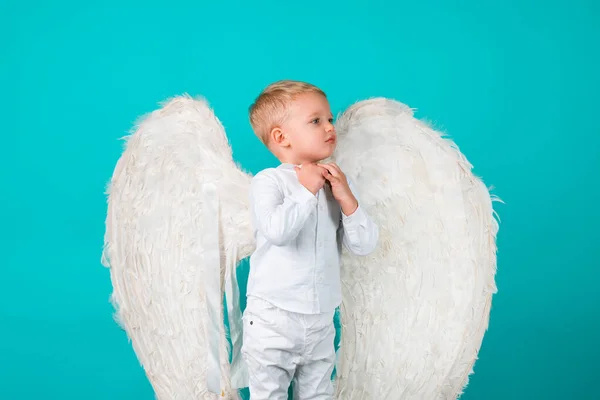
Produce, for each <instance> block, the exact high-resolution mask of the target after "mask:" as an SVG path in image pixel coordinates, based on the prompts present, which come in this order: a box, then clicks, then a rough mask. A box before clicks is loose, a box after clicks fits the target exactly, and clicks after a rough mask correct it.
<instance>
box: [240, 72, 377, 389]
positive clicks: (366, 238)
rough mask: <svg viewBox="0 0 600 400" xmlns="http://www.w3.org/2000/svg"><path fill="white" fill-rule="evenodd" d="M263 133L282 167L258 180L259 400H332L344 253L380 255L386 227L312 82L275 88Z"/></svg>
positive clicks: (253, 269)
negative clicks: (338, 149)
mask: <svg viewBox="0 0 600 400" xmlns="http://www.w3.org/2000/svg"><path fill="white" fill-rule="evenodd" d="M250 123H251V125H252V128H253V130H254V132H255V133H256V134H257V136H258V137H259V138H260V139H261V141H262V142H263V143H264V144H265V145H266V146H267V147H268V148H269V150H270V151H271V152H272V153H273V154H274V155H275V156H276V157H277V158H278V159H279V160H280V162H281V165H279V166H278V167H277V168H269V169H266V170H263V171H261V172H259V173H258V174H256V175H255V177H254V178H253V180H252V184H251V190H250V206H251V213H252V218H253V224H254V232H255V237H256V244H257V247H256V251H255V252H254V253H253V254H252V255H251V257H250V274H249V277H248V292H247V297H248V302H247V307H246V310H245V311H244V338H243V342H244V344H243V348H242V353H243V356H244V359H245V361H246V364H247V366H248V371H249V375H250V382H249V389H250V396H251V398H252V400H267V399H268V400H284V399H287V391H288V388H289V385H290V382H291V381H292V379H294V380H295V385H294V387H295V389H296V393H295V395H294V399H300V400H303V399H331V398H333V385H332V382H331V375H332V372H333V367H334V363H335V349H334V337H335V327H334V323H333V317H334V312H335V309H336V308H337V306H339V305H340V303H341V287H340V286H341V284H340V272H339V259H340V253H341V246H342V245H343V246H345V247H346V248H347V249H348V250H349V251H351V252H352V253H354V254H356V255H367V254H369V253H370V252H372V251H373V250H374V249H375V247H376V245H377V240H378V237H379V231H378V228H377V226H376V225H375V224H374V223H373V221H372V220H371V218H370V217H369V216H368V215H367V214H366V212H365V210H364V209H363V208H361V207H360V204H359V202H358V200H357V197H356V193H355V191H354V189H353V188H352V186H351V185H350V184H349V183H348V181H347V179H346V177H345V175H344V173H343V172H342V171H341V170H340V168H339V167H338V166H337V165H335V164H333V163H323V162H322V161H323V160H324V159H327V158H328V157H330V156H331V155H332V154H333V151H334V149H335V145H336V133H335V129H334V126H333V116H332V114H331V110H330V107H329V102H328V101H327V97H326V95H325V93H324V92H323V91H321V90H320V89H319V88H317V87H315V86H313V85H310V84H308V83H304V82H297V81H280V82H276V83H274V84H271V85H270V86H268V87H267V88H266V89H265V90H264V91H263V92H262V93H261V94H260V95H259V96H258V98H257V99H256V101H255V103H254V104H253V105H252V106H251V107H250Z"/></svg>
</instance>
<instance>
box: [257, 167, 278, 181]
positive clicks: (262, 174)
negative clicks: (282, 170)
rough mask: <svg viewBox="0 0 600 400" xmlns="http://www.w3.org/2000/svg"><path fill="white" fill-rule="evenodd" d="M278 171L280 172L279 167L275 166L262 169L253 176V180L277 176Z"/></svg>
mask: <svg viewBox="0 0 600 400" xmlns="http://www.w3.org/2000/svg"><path fill="white" fill-rule="evenodd" d="M277 172H278V171H277V168H274V167H270V168H265V169H261V170H260V171H258V172H257V173H256V174H254V176H252V180H261V179H264V178H274V177H276V176H277Z"/></svg>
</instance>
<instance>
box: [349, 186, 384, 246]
mask: <svg viewBox="0 0 600 400" xmlns="http://www.w3.org/2000/svg"><path fill="white" fill-rule="evenodd" d="M348 184H349V186H350V190H351V191H352V193H353V194H354V197H356V199H357V200H358V208H357V209H356V210H355V211H354V212H353V213H352V214H350V215H345V214H344V213H343V212H342V243H343V245H344V247H346V249H348V251H350V252H352V253H354V254H356V255H359V256H366V255H368V254H370V253H371V252H373V251H374V250H375V248H376V247H377V242H378V241H379V227H378V226H377V225H376V224H375V222H373V220H372V219H371V217H370V216H369V215H368V214H367V212H366V211H365V209H364V208H363V207H361V205H360V199H359V197H358V193H357V192H356V189H355V188H354V186H353V184H352V183H351V182H350V181H349V182H348Z"/></svg>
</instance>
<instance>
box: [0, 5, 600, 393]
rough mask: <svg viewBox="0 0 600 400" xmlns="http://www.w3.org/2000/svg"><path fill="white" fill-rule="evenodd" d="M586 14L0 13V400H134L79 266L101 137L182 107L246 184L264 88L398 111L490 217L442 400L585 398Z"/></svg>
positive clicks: (589, 12)
mask: <svg viewBox="0 0 600 400" xmlns="http://www.w3.org/2000/svg"><path fill="white" fill-rule="evenodd" d="M457 3H460V4H457ZM599 4H600V3H598V2H592V1H583V0H571V1H550V0H546V1H542V0H538V1H534V0H520V1H515V0H509V1H506V2H483V1H474V0H465V1H462V2H454V1H446V2H444V1H434V0H424V1H414V2H403V1H387V2H384V1H379V0H372V1H371V2H370V3H367V2H359V1H339V0H336V1H312V0H307V1H305V2H290V3H288V4H287V5H286V4H285V2H280V1H255V2H243V1H239V2H233V1H213V2H206V1H173V2H163V1H155V0H147V1H144V2H139V1H127V0H120V1H115V0H104V1H102V2H100V1H90V2H84V1H62V0H57V1H54V2H50V1H40V0H31V1H23V2H20V1H19V2H18V1H16V0H4V1H2V2H1V3H0V35H1V37H2V40H0V94H1V98H0V102H1V103H0V115H1V116H2V123H1V125H0V134H1V135H2V142H1V143H2V156H1V157H0V166H1V168H0V174H1V179H2V180H1V185H0V187H1V188H2V189H1V190H2V192H1V193H2V196H0V224H1V226H2V240H1V241H0V246H1V253H2V255H1V259H0V260H1V261H0V266H1V272H2V275H1V280H0V282H1V290H0V360H1V362H0V399H7V400H12V399H15V400H29V399H60V400H69V399H77V400H79V399H87V400H95V399H110V400H120V399H136V400H139V399H148V400H150V399H153V392H152V389H151V387H150V385H149V383H148V381H147V379H146V377H145V375H144V372H143V370H142V368H141V367H140V365H139V363H138V361H137V359H136V356H135V354H134V353H133V351H132V348H131V345H130V343H129V342H128V340H127V338H126V335H125V333H124V332H123V331H121V330H120V329H119V328H118V327H117V325H116V324H115V323H114V322H113V319H112V312H113V310H112V308H111V306H110V304H109V302H108V298H109V294H110V292H111V283H110V279H109V272H108V270H107V269H105V268H103V267H102V266H101V264H100V253H101V249H102V241H103V234H104V216H105V212H106V203H105V196H104V190H105V185H106V183H107V181H108V180H109V178H110V176H111V174H112V171H113V167H114V165H115V163H116V161H117V158H118V157H119V155H120V153H121V150H122V142H121V141H120V140H119V139H120V138H121V137H122V136H124V135H126V134H127V131H128V130H129V129H130V128H131V127H132V125H133V123H134V121H135V120H136V118H138V117H139V116H140V115H142V114H144V113H147V112H149V111H152V110H154V109H156V108H157V107H158V103H159V102H161V101H163V100H165V99H167V98H169V97H171V96H174V95H177V94H182V93H189V94H192V95H203V96H205V97H206V98H208V99H209V100H210V102H211V104H212V105H213V107H214V109H215V111H216V113H217V115H218V116H219V118H220V119H221V120H222V121H223V123H224V125H225V127H226V129H227V132H228V134H229V137H230V139H231V144H232V147H233V151H234V156H235V158H236V160H238V161H239V162H240V163H241V164H242V165H243V166H244V167H245V168H246V169H247V170H248V171H250V172H253V173H255V172H257V171H258V170H260V169H261V168H264V167H267V166H272V165H274V163H275V159H274V158H273V157H272V156H271V155H270V154H268V153H267V151H266V150H265V149H264V148H263V147H262V146H261V144H260V143H259V142H258V140H257V139H256V138H255V137H254V136H253V134H252V133H251V130H250V126H249V124H248V121H247V116H246V111H247V108H248V106H249V104H250V103H251V102H252V100H253V99H254V97H255V96H256V95H257V94H258V92H259V91H260V90H261V89H262V88H263V87H264V86H265V85H266V84H268V83H270V82H271V81H273V80H277V79H281V78H293V79H300V80H307V81H310V82H313V83H315V84H317V85H319V86H321V87H322V88H323V89H325V90H326V91H327V92H328V94H329V97H330V100H331V104H332V107H333V108H334V111H336V112H337V111H341V110H343V109H344V108H345V107H347V106H349V105H350V104H352V103H353V102H355V101H357V100H360V99H365V98H368V97H372V96H386V97H392V98H395V99H397V100H400V101H402V102H404V103H406V104H408V105H409V106H411V107H414V108H416V109H417V114H416V115H417V117H419V118H424V119H427V120H429V121H431V122H432V123H433V124H434V125H435V126H436V127H437V128H438V129H440V130H443V131H445V132H447V133H448V134H449V135H451V136H452V137H453V138H454V139H455V140H456V142H457V143H458V144H459V146H460V147H461V150H462V151H463V152H464V153H465V154H466V156H467V157H468V158H469V160H470V161H471V162H472V163H473V164H474V165H475V172H476V173H477V174H478V175H480V176H482V177H483V178H484V180H485V182H486V183H487V184H488V185H493V186H494V191H495V193H497V194H498V195H499V196H500V197H501V198H502V199H503V200H504V201H505V202H506V204H504V205H498V206H497V210H498V211H499V213H500V216H501V220H502V223H501V229H500V235H499V238H498V245H499V253H498V261H499V267H498V275H497V283H498V288H499V292H498V294H497V295H496V296H495V297H494V301H493V308H492V313H491V323H490V330H489V331H488V333H487V335H486V336H485V340H484V342H483V347H482V350H481V353H480V359H479V360H478V362H477V364H476V365H475V374H474V375H473V376H472V378H471V382H470V384H469V386H468V388H467V390H466V393H465V395H464V396H463V399H465V400H479V399H484V400H496V399H514V400H517V399H519V400H520V399H523V400H531V399H544V400H552V399H593V398H599V397H598V396H599V395H598V392H597V384H598V380H599V379H600V373H599V372H598V371H599V370H598V359H600V347H599V346H598V340H599V339H600V311H599V310H598V306H599V305H600V291H599V290H598V284H599V282H600V272H599V271H600V261H598V255H597V252H598V249H599V248H600V247H599V245H598V242H599V239H600V234H599V233H598V232H599V231H598V226H600V213H599V211H598V209H599V207H598V205H597V201H598V199H599V198H600V189H599V188H600V179H599V178H598V173H599V172H600V129H599V128H598V118H597V117H598V110H599V107H600V101H599V93H600V78H599V76H600V74H599V73H598V71H600V59H599V51H600V50H599V49H600V43H599V42H600V41H599V37H600V28H599V25H598V23H597V21H598V17H599V16H600V6H599ZM390 400H391V399H390Z"/></svg>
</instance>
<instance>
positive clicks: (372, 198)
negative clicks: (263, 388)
mask: <svg viewBox="0 0 600 400" xmlns="http://www.w3.org/2000/svg"><path fill="white" fill-rule="evenodd" d="M337 129H338V132H339V136H340V139H339V145H338V149H337V152H336V155H335V156H336V160H337V162H338V163H339V164H340V166H341V167H342V168H343V169H344V171H345V172H346V173H347V174H348V176H349V177H350V178H351V179H352V180H353V181H354V183H355V184H356V185H357V187H358V189H359V192H360V194H361V204H362V205H363V206H364V207H366V208H367V209H368V211H369V212H370V214H371V215H372V216H373V217H374V218H375V219H376V220H377V221H378V223H379V226H380V241H381V243H380V248H379V249H378V250H377V251H376V252H375V253H374V254H372V255H371V256H369V257H352V256H350V255H349V254H344V256H343V271H342V273H343V284H344V300H343V304H342V325H343V326H342V335H341V336H342V343H341V356H340V362H339V365H338V368H337V375H338V376H337V378H336V382H337V385H336V387H337V389H336V390H337V395H336V398H338V399H343V400H347V399H349V400H351V399H362V398H400V399H422V398H431V399H451V398H455V397H456V396H457V394H458V393H460V391H461V389H462V387H464V385H465V384H466V379H467V376H468V373H469V372H470V370H471V367H472V365H473V362H474V360H475V358H476V355H477V352H478V349H479V346H480V344H481V340H482V337H483V332H484V331H485V329H486V326H487V318H488V315H489V304H490V297H491V294H492V293H493V292H494V291H495V286H494V272H495V234H496V231H497V225H496V224H495V220H494V219H493V217H492V208H491V198H490V196H489V193H488V192H487V190H486V189H485V187H484V186H483V185H482V183H481V181H479V180H478V179H476V178H475V177H474V176H473V175H472V173H471V172H470V168H471V167H470V165H469V164H468V163H467V161H466V160H465V159H464V157H462V155H461V154H460V153H459V152H458V150H457V149H456V148H455V147H454V146H453V145H452V143H450V142H448V141H445V140H443V139H442V138H441V136H440V135H439V134H438V133H437V132H435V131H434V130H432V129H431V128H429V127H427V126H425V125H424V124H423V123H421V122H419V121H418V120H416V119H415V118H414V117H413V116H412V113H411V111H410V109H408V108H407V107H405V106H403V105H402V104H400V103H397V102H394V101H390V100H386V99H377V100H369V101H364V102H359V103H357V104H356V105H354V106H353V107H351V108H349V109H348V110H347V111H346V112H345V113H344V114H343V115H342V116H341V118H340V119H339V120H338V123H337ZM250 179H251V177H250V175H249V174H247V173H245V172H243V171H242V170H241V169H240V168H239V167H238V166H237V165H236V164H235V163H234V162H233V160H232V156H231V150H230V148H229V145H228V141H227V137H226V135H225V132H224V129H223V127H222V126H221V124H220V123H219V121H218V120H217V118H216V117H215V116H214V113H213V112H212V110H211V109H210V108H209V106H208V104H207V103H206V102H205V101H204V100H193V99H191V98H189V97H178V98H175V99H172V100H170V101H169V102H167V103H166V105H164V106H163V107H162V108H161V109H159V110H157V111H155V112H154V113H152V114H150V115H149V116H147V117H145V118H143V119H142V122H141V123H140V124H139V126H138V127H137V128H136V129H134V133H133V134H132V135H131V137H130V138H129V139H128V141H127V145H126V148H125V151H124V153H123V155H122V156H121V158H120V159H119V162H118V163H117V167H116V169H115V171H114V174H113V177H112V180H111V182H110V185H109V191H108V215H107V220H106V237H105V251H104V254H105V255H106V258H105V260H104V263H105V265H107V266H110V271H111V280H112V282H113V287H114V291H113V296H112V300H113V303H114V304H115V308H116V309H117V318H118V320H119V321H120V322H121V323H122V325H123V327H124V329H125V330H126V331H127V334H128V336H129V337H130V338H131V341H132V345H133V347H134V350H135V352H136V354H137V356H138V358H139V360H140V362H141V364H142V365H143V367H144V369H145V371H146V374H147V376H148V378H149V380H150V382H151V384H152V386H153V387H154V390H155V392H156V394H157V397H158V398H159V399H210V398H216V397H218V395H220V396H221V398H226V399H234V398H237V397H238V395H239V392H238V391H237V389H238V388H240V387H242V386H243V384H244V383H245V382H246V378H247V377H246V376H245V369H244V366H243V363H242V362H241V360H240V356H239V355H240V352H239V349H240V346H241V337H240V332H241V329H240V328H239V322H240V315H239V303H238V301H239V300H238V298H237V296H238V293H237V291H236V288H237V283H236V281H235V266H236V265H237V263H238V262H239V261H240V260H241V259H244V258H246V257H247V256H248V255H250V253H251V252H252V250H253V249H254V239H253V237H252V232H251V226H250V215H249V211H248V204H247V192H248V188H249V184H250ZM223 290H224V291H225V292H226V297H227V315H228V324H229V326H230V327H231V338H230V340H227V339H226V337H225V332H224V326H223V325H224V324H223V319H224V314H225V313H224V309H223V306H222V302H221V299H222V297H221V296H222V291H223ZM229 342H231V346H229V345H228V343H229ZM229 359H231V360H229Z"/></svg>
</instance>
